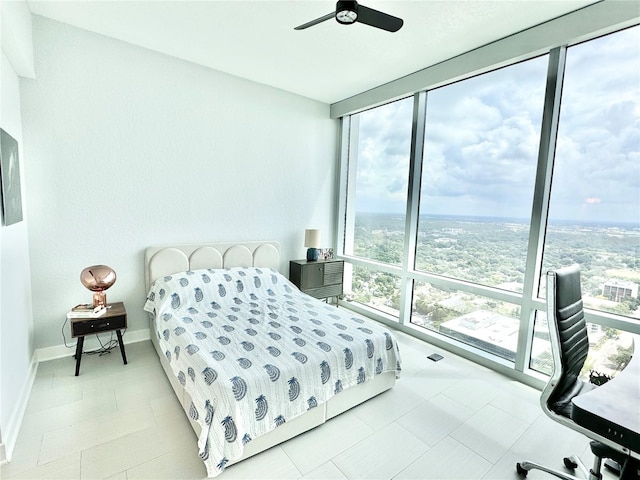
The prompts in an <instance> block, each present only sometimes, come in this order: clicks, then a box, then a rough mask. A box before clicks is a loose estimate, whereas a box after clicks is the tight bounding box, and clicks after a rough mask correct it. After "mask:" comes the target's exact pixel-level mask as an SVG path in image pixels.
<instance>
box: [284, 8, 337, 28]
mask: <svg viewBox="0 0 640 480" xmlns="http://www.w3.org/2000/svg"><path fill="white" fill-rule="evenodd" d="M335 17H336V13H335V12H331V13H327V14H326V15H325V16H323V17H320V18H316V19H315V20H311V21H310V22H307V23H303V24H302V25H298V26H297V27H295V28H294V30H304V29H305V28H309V27H313V26H314V25H317V24H319V23H322V22H324V21H326V20H329V19H331V18H335Z"/></svg>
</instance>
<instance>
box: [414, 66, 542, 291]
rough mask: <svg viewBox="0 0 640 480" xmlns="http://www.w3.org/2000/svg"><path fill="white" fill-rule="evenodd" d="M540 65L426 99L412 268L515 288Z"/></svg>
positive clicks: (536, 132)
mask: <svg viewBox="0 0 640 480" xmlns="http://www.w3.org/2000/svg"><path fill="white" fill-rule="evenodd" d="M547 62H548V58H547V57H546V56H545V57H540V58H536V59H533V60H530V61H527V62H522V63H519V64H516V65H511V66H509V67H506V68H502V69H500V70H496V71H493V72H490V73H487V74H484V75H481V76H478V77H474V78H471V79H468V80H465V81H462V82H458V83H455V84H453V85H448V86H446V87H442V88H439V89H437V90H434V91H432V92H429V95H428V98H427V119H426V133H425V145H424V167H423V172H422V192H421V200H420V223H419V225H418V232H419V234H418V248H417V257H416V268H417V269H419V270H424V271H429V272H433V273H437V274H441V275H445V276H449V277H454V278H460V279H463V280H469V281H472V282H475V283H479V284H483V285H489V286H493V287H498V288H502V289H505V290H510V291H517V292H521V291H522V284H523V279H524V270H525V264H526V257H527V245H528V236H529V223H530V216H531V205H532V200H533V188H534V182H535V175H536V163H537V157H538V147H539V142H540V125H541V121H542V109H543V105H544V91H545V82H546V70H547Z"/></svg>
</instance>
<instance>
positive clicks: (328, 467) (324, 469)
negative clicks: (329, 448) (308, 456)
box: [302, 462, 347, 480]
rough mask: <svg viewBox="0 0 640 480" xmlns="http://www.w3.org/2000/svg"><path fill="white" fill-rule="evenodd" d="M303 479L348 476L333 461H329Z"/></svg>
mask: <svg viewBox="0 0 640 480" xmlns="http://www.w3.org/2000/svg"><path fill="white" fill-rule="evenodd" d="M302 480H347V477H345V476H344V474H343V473H342V472H341V471H340V469H339V468H338V467H336V466H335V464H334V463H333V462H327V463H324V464H322V465H320V466H319V467H318V468H316V469H315V470H314V471H313V472H310V473H308V474H307V475H305V476H304V477H302Z"/></svg>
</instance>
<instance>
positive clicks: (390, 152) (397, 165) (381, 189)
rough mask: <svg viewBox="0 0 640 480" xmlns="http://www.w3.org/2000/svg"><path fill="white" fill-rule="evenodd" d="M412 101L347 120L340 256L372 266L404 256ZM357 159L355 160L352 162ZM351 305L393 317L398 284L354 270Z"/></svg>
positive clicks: (368, 270) (366, 269)
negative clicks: (346, 193) (346, 191)
mask: <svg viewBox="0 0 640 480" xmlns="http://www.w3.org/2000/svg"><path fill="white" fill-rule="evenodd" d="M412 113H413V102H412V99H411V98H406V99H403V100H399V101H396V102H393V103H389V104H387V105H383V106H381V107H378V108H375V109H371V110H367V111H364V112H362V113H360V114H358V115H354V116H353V117H352V118H351V122H352V126H353V127H352V128H353V131H352V134H353V136H352V138H353V144H352V158H354V161H353V162H352V164H351V172H352V176H351V183H350V192H351V194H352V197H351V201H352V203H353V205H352V209H351V211H350V217H349V218H350V221H349V222H347V227H346V229H347V231H348V235H347V237H348V238H349V241H348V242H346V243H345V247H344V253H345V254H347V255H353V256H356V257H360V258H364V259H368V260H372V261H374V262H375V263H382V264H388V265H396V266H398V265H401V264H402V261H403V258H404V254H403V246H404V236H405V213H406V207H407V179H408V174H409V154H410V146H411V145H410V144H411V121H412ZM356 158H357V161H356V160H355V159H356ZM347 272H348V273H352V277H351V278H352V279H353V281H350V282H347V283H348V285H350V287H351V297H350V298H352V299H353V300H354V301H356V302H359V303H362V304H365V305H368V306H370V307H372V308H375V309H378V310H380V311H384V312H387V313H389V314H390V315H396V316H397V315H398V299H399V281H398V277H397V276H396V275H393V274H391V273H388V272H387V273H385V272H383V271H379V270H378V269H376V267H375V265H370V266H359V267H356V268H354V269H353V270H350V269H348V270H347Z"/></svg>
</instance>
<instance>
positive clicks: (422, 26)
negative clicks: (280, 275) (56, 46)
mask: <svg viewBox="0 0 640 480" xmlns="http://www.w3.org/2000/svg"><path fill="white" fill-rule="evenodd" d="M361 3H362V4H364V5H366V6H368V7H370V8H375V9H377V10H382V11H384V12H386V13H389V14H392V15H394V16H397V17H400V18H402V19H403V20H404V26H403V27H402V29H400V31H399V32H397V33H389V32H386V31H383V30H379V29H376V28H372V27H369V26H367V25H363V24H355V25H350V26H343V25H340V24H338V23H337V22H336V21H335V20H329V21H326V22H324V23H321V24H319V25H316V26H314V27H311V28H309V29H306V30H301V31H294V29H293V27H295V26H297V25H300V24H302V23H305V22H307V21H309V20H312V19H314V18H317V17H320V16H322V15H325V14H327V13H329V12H331V11H333V10H334V9H335V2H334V1H331V0H328V1H327V0H292V1H270V0H262V1H245V0H233V1H218V0H209V1H187V0H175V1H126V0H120V1H89V0H85V1H66V0H65V1H51V0H45V1H36V0H29V1H28V5H29V7H30V9H31V11H32V12H33V13H35V14H38V15H43V16H46V17H49V18H52V19H54V20H58V21H60V22H65V23H68V24H71V25H74V26H76V27H80V28H83V29H86V30H90V31H92V32H96V33H100V34H103V35H107V36H109V37H113V38H116V39H119V40H122V41H125V42H128V43H131V44H134V45H138V46H141V47H146V48H149V49H151V50H156V51H158V52H162V53H165V54H168V55H172V56H175V57H178V58H182V59H185V60H188V61H191V62H195V63H198V64H201V65H204V66H207V67H211V68H214V69H216V70H220V71H223V72H227V73H230V74H233V75H237V76H240V77H243V78H247V79H250V80H253V81H256V82H259V83H263V84H266V85H271V86H273V87H277V88H280V89H283V90H287V91H289V92H293V93H297V94H299V95H303V96H305V97H309V98H312V99H316V100H319V101H322V102H326V103H334V102H337V101H339V100H343V99H345V98H348V97H350V96H353V95H355V94H358V93H361V92H363V91H366V90H369V89H371V88H373V87H376V86H378V85H381V84H384V83H386V82H389V81H391V80H394V79H396V78H400V77H402V76H405V75H407V74H410V73H413V72H415V71H418V70H420V69H422V68H425V67H428V66H430V65H433V64H436V63H438V62H441V61H443V60H446V59H448V58H451V57H454V56H456V55H459V54H461V53H464V52H467V51H469V50H472V49H474V48H476V47H479V46H482V45H485V44H487V43H490V42H492V41H495V40H498V39H500V38H504V37H506V36H508V35H510V34H513V33H516V32H519V31H521V30H524V29H526V28H529V27H532V26H534V25H537V24H540V23H542V22H545V21H547V20H550V19H553V18H556V17H558V16H561V15H563V14H566V13H569V12H572V11H574V10H577V9H579V8H581V7H584V6H586V5H589V4H592V3H596V0H550V1H546V0H506V1H498V0H481V1H472V0H457V1H456V0H444V1H443V0H413V1H402V0H392V1H377V0H363V2H361Z"/></svg>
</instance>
